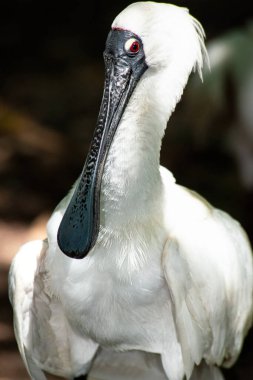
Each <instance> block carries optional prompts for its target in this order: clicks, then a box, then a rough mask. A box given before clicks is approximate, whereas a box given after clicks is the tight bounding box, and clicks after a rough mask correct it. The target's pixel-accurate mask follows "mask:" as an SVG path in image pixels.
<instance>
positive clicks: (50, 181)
mask: <svg viewBox="0 0 253 380" xmlns="http://www.w3.org/2000/svg"><path fill="white" fill-rule="evenodd" d="M129 3H130V1H122V0H117V1H116V0H114V1H113V0H107V1H104V2H98V1H93V2H89V3H88V2H86V1H84V0H72V1H70V0H69V1H57V0H55V1H47V0H44V1H40V0H37V1H32V0H1V2H0V242H1V245H0V309H1V310H0V380H4V379H5V380H7V379H8V380H11V379H12V380H22V379H24V380H28V377H27V375H26V372H25V370H24V368H23V364H22V362H21V360H20V358H19V354H18V351H17V348H16V343H15V340H14V336H13V330H12V314H11V308H10V305H9V303H8V298H7V274H8V268H9V264H10V261H11V259H12V257H13V255H14V254H15V252H16V251H17V249H18V247H19V246H20V244H22V243H24V242H25V241H27V240H31V239H34V238H41V237H42V238H43V237H44V236H45V224H46V221H47V219H48V217H49V215H50V213H51V212H52V210H53V209H54V207H55V206H56V205H57V203H58V202H59V201H60V200H61V198H62V197H63V196H64V195H65V194H66V192H67V191H68V190H69V188H70V186H71V185H72V183H73V182H74V180H75V179H76V177H77V176H78V174H79V173H80V171H81V168H82V165H83V161H84V158H85V156H86V153H87V149H88V146H89V142H90V138H91V135H92V131H93V129H94V126H95V123H96V117H97V114H98V109H99V105H100V99H101V95H102V88H103V80H104V66H103V58H102V52H103V49H104V43H105V40H106V36H107V33H108V31H109V28H110V25H111V23H112V21H113V19H114V17H115V16H116V15H117V14H118V13H119V12H120V11H121V10H122V9H123V8H124V7H125V6H126V5H128V4H129ZM173 3H174V4H176V5H182V6H186V7H188V8H189V9H190V11H191V13H192V14H193V15H194V16H195V17H196V18H198V19H199V20H200V21H201V22H202V24H203V26H204V28H205V30H206V35H207V46H208V51H209V55H210V61H211V67H212V70H211V71H209V70H208V69H207V68H206V69H205V70H204V84H202V82H201V80H200V79H199V78H198V76H197V75H192V77H191V78H190V82H189V85H188V86H187V88H186V91H185V93H184V95H183V98H182V101H181V103H180V104H179V105H178V107H177V109H176V112H175V113H174V114H173V117H172V118H171V120H170V122H169V127H168V129H167V132H166V136H165V138H164V141H163V147H162V152H161V161H162V164H163V165H165V166H167V167H168V168H170V170H171V171H172V172H173V173H174V175H175V177H176V179H177V182H178V183H180V184H183V185H185V186H188V187H190V188H193V189H194V190H196V191H198V192H200V193H201V194H202V195H203V196H205V197H206V198H207V199H208V200H209V201H210V202H211V203H213V204H214V205H215V206H217V207H219V208H222V209H224V210H225V211H227V212H229V213H230V214H231V215H232V216H234V217H235V218H237V219H238V220H239V221H240V222H241V224H242V225H243V226H244V228H245V229H246V231H247V233H248V234H249V237H250V239H251V241H253V4H252V3H251V2H249V1H246V0H241V1H240V2H239V3H237V4H236V5H234V4H233V2H231V1H224V0H188V1H187V0H186V1H176V0H175V1H174V2H173ZM252 351H253V334H252V333H251V334H250V335H249V337H248V338H247V340H246V344H245V346H244V349H243V352H242V355H241V357H240V359H239V361H238V362H237V364H236V365H235V367H233V369H231V370H229V371H226V379H227V380H249V379H252V378H253V364H252Z"/></svg>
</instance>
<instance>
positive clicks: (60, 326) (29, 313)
mask: <svg viewBox="0 0 253 380" xmlns="http://www.w3.org/2000/svg"><path fill="white" fill-rule="evenodd" d="M47 249H48V244H47V241H32V242H30V243H27V244H25V245H24V246H23V247H21V249H20V251H19V252H18V253H17V255H16V257H15V258H14V260H13V262H12V265H11V269H10V275H9V293H10V300H11V303H12V306H13V312H14V329H15V335H16V339H17V342H18V346H19V350H20V353H21V356H22V358H23V360H24V363H25V365H26V368H27V371H28V373H29V375H30V377H31V378H32V379H34V380H46V377H45V375H44V373H43V370H44V371H46V372H49V373H52V374H54V375H58V376H62V377H65V378H70V379H71V378H74V377H76V376H79V375H81V374H85V373H87V371H88V369H89V367H90V364H91V360H92V358H93V356H94V354H95V352H96V350H97V347H98V345H97V344H96V343H94V342H93V341H92V340H90V339H88V338H85V337H80V336H79V335H77V334H76V333H75V332H74V331H73V329H72V328H71V326H70V325H69V322H68V320H67V319H66V317H65V313H64V310H63V308H62V305H61V303H60V301H59V300H58V299H57V298H56V297H55V296H54V295H53V294H52V293H51V291H50V287H49V283H50V281H49V278H50V275H49V274H48V273H47V271H46V270H45V267H44V256H45V254H46V251H47Z"/></svg>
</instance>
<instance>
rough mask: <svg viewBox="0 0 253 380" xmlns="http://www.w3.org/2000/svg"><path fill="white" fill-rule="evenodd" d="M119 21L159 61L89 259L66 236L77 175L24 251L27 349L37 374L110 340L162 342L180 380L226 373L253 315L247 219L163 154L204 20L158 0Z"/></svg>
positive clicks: (14, 274)
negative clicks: (76, 255) (66, 249)
mask: <svg viewBox="0 0 253 380" xmlns="http://www.w3.org/2000/svg"><path fill="white" fill-rule="evenodd" d="M113 28H117V29H118V30H121V29H124V30H130V31H131V32H133V33H135V34H136V35H138V36H139V37H140V38H141V40H142V42H143V47H144V51H145V56H146V61H147V64H148V69H147V71H146V72H145V73H144V74H143V76H142V77H141V79H140V81H139V83H138V84H137V87H136V89H135V91H134V93H133V95H132V96H131V98H130V100H129V103H128V105H127V107H126V109H125V111H124V114H123V116H122V119H121V121H120V123H119V126H118V129H117V131H116V134H115V137H114V139H113V142H112V145H111V147H110V150H109V154H108V156H107V159H106V163H105V168H104V172H103V177H102V185H101V195H100V218H101V219H100V230H99V235H98V239H97V241H96V243H95V246H94V247H93V248H92V250H91V251H90V252H89V254H88V255H87V256H86V257H85V258H84V259H82V260H75V259H72V258H69V257H67V256H65V255H64V254H63V253H62V252H61V251H60V249H59V247H58V243H57V231H58V227H59V225H60V222H61V219H62V216H63V214H64V212H65V210H66V207H67V205H68V204H69V202H70V199H71V197H72V195H73V192H74V189H75V187H74V188H73V189H72V191H71V192H70V194H68V195H67V197H66V198H65V199H64V200H63V201H62V202H61V203H60V204H59V206H58V207H57V209H56V210H55V211H54V213H53V215H52V217H51V219H50V220H49V223H48V239H47V240H46V241H44V242H42V241H35V242H30V243H28V244H26V245H24V246H23V247H22V248H21V249H20V251H19V252H18V254H17V255H16V257H15V258H14V261H13V263H12V267H11V270H10V299H11V302H12V305H13V309H14V326H15V333H16V338H17V341H18V345H19V349H20V352H21V355H22V357H23V359H24V362H25V364H26V367H27V370H28V372H29V374H30V376H31V378H32V379H35V380H43V379H45V375H44V374H43V372H42V370H45V371H48V372H51V373H54V374H57V375H60V376H63V377H66V378H69V379H71V378H74V377H77V376H79V375H81V374H84V373H86V372H87V371H88V369H89V366H90V363H91V360H92V359H93V357H94V355H95V353H96V351H97V349H98V347H99V346H100V347H103V348H110V349H113V350H116V351H125V350H141V351H146V352H150V353H158V354H160V355H161V359H162V365H163V368H164V371H165V373H166V375H167V377H168V379H170V380H183V377H184V376H185V375H186V377H187V379H189V378H190V377H191V379H192V380H200V379H205V380H214V379H217V380H218V379H222V375H221V373H220V372H219V370H218V369H216V368H215V366H216V365H217V366H221V365H225V366H230V365H232V364H233V363H234V361H235V360H236V359H237V357H238V355H239V353H240V350H241V346H242V342H243V338H244V336H245V334H246V333H247V331H248V329H249V327H250V325H251V320H252V289H253V283H252V282H253V280H252V279H253V276H252V256H251V248H250V245H249V242H248V239H247V237H246V235H245V233H244V231H243V230H242V228H241V227H240V225H239V224H238V223H237V222H236V221H234V220H233V219H232V218H231V217H230V216H229V215H227V214H226V213H223V212H222V211H219V210H217V209H215V208H213V207H212V206H211V205H210V204H209V203H207V202H206V201H205V200H204V199H203V198H201V197H200V196H199V195H198V194H196V193H194V192H192V191H190V190H188V189H186V188H184V187H181V186H179V185H177V184H176V183H175V181H174V178H173V176H172V174H171V173H170V172H169V171H168V170H166V169H165V168H162V167H160V166H159V154H160V145H161V139H162V136H163V133H164V130H165V127H166V123H167V120H168V119H169V117H170V115H171V113H172V112H173V110H174V108H175V105H176V103H177V101H178V100H179V99H180V97H181V94H182V92H183V88H184V86H185V84H186V82H187V79H188V76H189V74H190V72H191V71H192V70H193V69H194V68H195V67H197V68H198V70H199V71H200V72H201V68H202V65H203V59H202V54H203V53H204V54H205V48H204V43H203V30H202V27H201V25H200V24H199V23H198V22H197V21H196V20H195V19H193V18H192V17H191V16H190V15H189V13H188V11H187V10H186V9H184V8H179V7H176V6H173V5H169V4H159V3H153V2H140V3H135V4H132V5H130V6H129V7H127V8H126V9H125V10H124V11H123V12H122V13H120V14H119V16H117V18H116V19H115V21H114V23H113ZM75 186H76V185H75ZM122 355H123V354H122ZM136 355H137V357H138V355H140V354H138V353H136ZM201 362H202V364H201V366H200V367H199V368H198V367H196V368H195V369H194V367H195V366H198V365H200V363H201ZM205 363H207V365H206V364H205ZM150 373H152V369H150ZM114 376H116V377H115V378H117V374H114ZM126 378H127V377H126ZM147 378H148V377H147ZM151 378H152V377H151ZM119 379H121V377H119Z"/></svg>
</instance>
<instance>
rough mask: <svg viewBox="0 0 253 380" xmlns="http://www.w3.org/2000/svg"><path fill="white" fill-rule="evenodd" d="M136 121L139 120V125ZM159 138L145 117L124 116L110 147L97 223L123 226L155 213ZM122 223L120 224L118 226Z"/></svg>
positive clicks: (158, 184) (157, 203)
mask: <svg viewBox="0 0 253 380" xmlns="http://www.w3.org/2000/svg"><path fill="white" fill-rule="evenodd" d="M140 119H141V120H142V121H141V122H140ZM160 146H161V136H159V135H158V132H157V127H156V126H155V125H152V121H151V120H148V118H143V117H142V118H139V117H138V116H137V115H135V116H134V117H132V116H131V113H128V114H125V115H124V117H123V119H122V121H121V123H120V125H119V127H118V130H117V132H116V134H115V137H114V140H113V143H112V145H111V148H110V151H109V154H108V157H107V160H106V164H105V169H104V174H103V178H102V186H101V198H100V201H101V214H100V218H101V224H102V225H104V226H106V227H109V228H110V227H111V228H116V227H124V225H127V224H133V223H134V222H135V223H136V222H137V223H138V222H139V223H141V222H142V221H143V222H145V219H146V218H150V216H151V215H154V214H155V213H158V212H159V210H158V208H159V198H160V197H161V194H162V185H161V177H160V171H159V162H160ZM122 224H123V225H122Z"/></svg>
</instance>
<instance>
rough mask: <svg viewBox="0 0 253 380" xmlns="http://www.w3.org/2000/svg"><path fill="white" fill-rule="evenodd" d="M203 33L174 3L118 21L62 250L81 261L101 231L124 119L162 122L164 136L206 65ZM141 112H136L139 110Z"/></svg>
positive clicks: (140, 8) (134, 9) (138, 8)
mask: <svg viewBox="0 0 253 380" xmlns="http://www.w3.org/2000/svg"><path fill="white" fill-rule="evenodd" d="M203 39H204V32H203V29H202V27H201V25H200V23H199V22H198V21H196V20H195V19H194V18H193V17H192V16H190V15H189V13H188V10H187V9H184V8H179V7H176V6H174V5H170V4H163V3H154V2H137V3H134V4H132V5H130V6H128V7H127V8H126V9H125V10H123V11H122V12H121V13H120V14H119V15H118V16H117V17H116V19H115V20H114V22H113V24H112V29H111V31H110V33H109V35H108V38H107V41H106V46H105V52H104V60H105V85H104V94H103V99H102V103H101V107H100V112H99V116H98V122H97V127H96V129H95V132H94V136H93V140H92V143H91V147H90V151H89V153H88V156H87V159H86V162H85V165H84V169H83V172H82V174H81V177H80V180H79V184H78V186H77V187H76V189H75V192H74V195H73V197H72V199H71V200H70V203H69V205H68V207H67V210H66V212H65V214H64V216H63V219H62V222H61V224H60V227H59V230H58V244H59V247H60V249H61V250H62V251H63V252H64V253H65V254H66V255H68V256H70V257H72V258H83V257H85V256H86V255H87V253H88V252H89V251H90V249H91V248H92V247H93V246H94V244H95V243H96V240H97V236H98V231H99V226H100V218H99V212H100V187H101V179H102V175H103V169H104V164H105V161H106V158H107V155H108V152H109V149H110V146H111V144H112V141H113V138H114V135H115V132H116V130H117V128H118V126H119V124H120V121H121V119H122V117H124V118H126V117H130V114H132V115H135V114H136V113H137V112H138V115H139V117H141V116H143V117H144V118H145V115H147V114H148V113H152V112H153V114H154V115H157V117H158V118H159V120H160V121H161V125H162V128H161V134H162V132H163V131H162V129H164V127H165V125H166V122H167V120H168V119H169V116H170V114H171V112H172V111H173V109H174V107H175V105H176V103H177V102H178V100H179V98H180V96H181V94H182V92H183V88H184V86H185V84H186V82H187V79H188V76H189V74H190V72H191V71H192V70H193V69H195V68H197V69H198V71H199V73H200V74H201V69H202V66H203V52H205V47H204V42H203ZM137 108H138V109H137Z"/></svg>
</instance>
